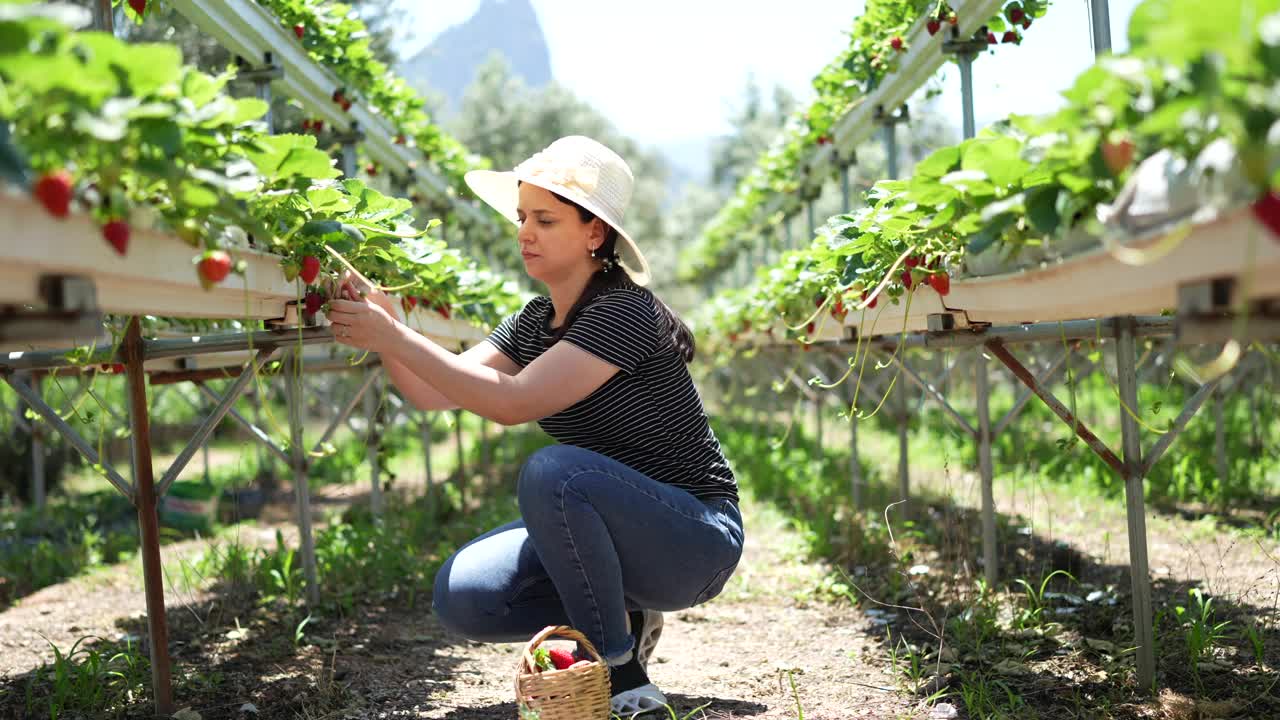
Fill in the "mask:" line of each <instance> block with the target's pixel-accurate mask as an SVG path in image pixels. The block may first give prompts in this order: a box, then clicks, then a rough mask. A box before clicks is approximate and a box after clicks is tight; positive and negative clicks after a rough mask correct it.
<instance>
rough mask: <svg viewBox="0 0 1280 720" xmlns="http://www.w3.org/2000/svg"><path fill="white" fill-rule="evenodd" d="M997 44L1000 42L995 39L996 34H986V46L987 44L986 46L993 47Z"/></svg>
mask: <svg viewBox="0 0 1280 720" xmlns="http://www.w3.org/2000/svg"><path fill="white" fill-rule="evenodd" d="M998 42H1000V41H999V40H997V39H996V34H995V33H993V32H989V33H987V44H988V45H995V44H996V43H998Z"/></svg>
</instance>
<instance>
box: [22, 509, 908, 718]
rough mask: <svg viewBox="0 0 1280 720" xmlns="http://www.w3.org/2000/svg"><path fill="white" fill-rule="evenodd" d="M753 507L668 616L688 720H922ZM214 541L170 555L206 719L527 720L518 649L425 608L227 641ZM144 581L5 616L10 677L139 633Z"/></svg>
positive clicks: (658, 669)
mask: <svg viewBox="0 0 1280 720" xmlns="http://www.w3.org/2000/svg"><path fill="white" fill-rule="evenodd" d="M746 510H747V512H746V516H747V538H748V540H747V547H746V551H745V555H744V558H743V561H742V563H741V565H740V566H739V569H738V572H737V575H736V576H735V577H734V578H733V580H731V582H730V584H729V585H728V587H727V588H726V590H725V592H724V594H723V595H721V597H720V598H718V599H716V600H714V601H712V602H711V603H709V604H707V605H705V606H701V607H698V608H695V609H692V610H689V611H685V612H680V613H673V614H670V615H668V617H667V626H666V631H665V632H664V636H663V639H662V642H661V644H660V645H659V646H658V649H657V651H656V653H655V656H654V659H653V661H652V662H653V664H652V665H651V675H652V677H653V679H654V681H655V682H657V683H658V684H659V685H660V687H662V688H663V689H664V691H666V692H667V693H668V694H669V696H670V698H671V700H672V702H673V704H674V706H675V709H676V710H677V712H678V713H679V716H680V717H682V718H683V717H684V716H685V715H686V714H688V713H689V712H690V711H692V710H694V709H695V708H697V707H699V706H703V705H707V704H708V703H709V705H707V707H706V708H705V710H704V712H705V715H706V717H708V718H739V717H752V718H795V717H797V710H796V703H797V699H798V701H799V702H800V703H801V705H802V707H803V712H804V717H806V718H814V719H816V720H826V719H829V720H843V719H846V718H861V717H867V718H899V717H901V718H914V717H918V716H919V713H918V712H917V711H916V710H915V704H916V703H915V701H914V700H913V699H911V698H906V697H903V696H900V695H898V694H897V693H895V692H892V691H886V690H884V689H877V688H881V687H882V686H885V685H892V684H893V681H892V678H891V677H889V675H888V674H887V673H886V672H885V663H884V662H883V657H882V655H881V654H880V653H879V651H878V650H875V648H876V647H877V645H876V642H875V641H874V640H872V631H871V626H870V624H869V623H868V621H867V620H866V619H865V617H863V616H862V615H861V614H860V613H858V612H857V611H856V610H854V609H852V608H850V607H848V606H847V605H846V606H839V607H837V606H832V605H826V604H815V603H812V602H808V601H806V599H805V598H807V597H808V596H809V591H811V590H812V589H813V587H814V586H815V585H816V584H817V583H818V581H819V580H820V579H821V578H822V576H823V575H824V574H825V573H826V569H825V568H824V567H823V566H821V565H818V564H812V563H806V562H805V561H804V560H803V557H802V552H803V549H802V544H801V541H800V539H799V538H798V536H797V535H796V534H795V533H794V532H793V531H791V530H789V529H788V528H787V526H786V523H785V521H784V519H783V518H781V517H779V516H778V515H777V514H776V513H774V512H772V511H771V510H770V509H768V508H767V507H762V506H749V507H747V509H746ZM273 533H274V528H273V527H270V526H264V527H261V528H252V529H246V533H245V536H244V538H243V539H245V540H246V541H260V542H270V541H271V538H272V536H273ZM205 544H206V543H205V542H204V541H187V542H183V543H176V544H172V545H167V546H165V548H164V549H163V555H164V558H165V560H166V566H167V567H168V568H169V575H170V577H169V578H168V580H169V582H168V583H167V601H168V602H167V605H168V607H169V616H170V618H171V625H172V626H173V632H172V639H173V643H172V645H173V650H174V657H175V660H176V662H177V663H178V664H179V666H180V667H181V666H182V665H183V664H184V663H185V664H188V665H189V666H191V665H194V666H195V667H197V668H200V669H201V671H202V672H203V671H206V670H207V672H209V673H211V674H213V673H216V674H218V675H220V677H221V680H220V683H221V687H220V688H218V690H217V692H215V693H214V695H216V696H217V697H219V701H218V702H217V703H216V704H212V703H209V702H199V701H197V702H194V703H192V704H193V705H194V706H195V709H197V710H199V711H201V712H202V714H203V716H204V718H206V720H208V719H209V718H217V717H240V715H238V714H237V712H236V710H237V709H238V708H239V707H240V706H241V705H242V704H243V703H245V702H249V703H253V704H254V706H255V707H256V708H257V709H258V714H257V715H256V717H258V718H294V717H330V718H341V717H349V718H363V717H371V716H375V715H376V716H377V717H416V718H448V719H462V718H466V719H472V720H498V719H499V718H501V719H502V720H509V719H510V718H512V717H515V709H514V704H513V693H512V685H511V681H512V673H513V668H514V666H515V662H516V653H517V652H518V650H519V647H518V646H516V645H482V644H477V643H470V642H466V641H461V640H459V639H457V638H453V637H449V636H447V635H446V634H445V633H444V632H443V630H442V629H441V628H440V627H439V625H438V624H437V623H436V621H435V620H434V618H433V617H432V616H431V615H430V613H429V612H426V611H423V610H421V609H419V610H416V611H415V610H408V609H403V608H401V607H399V606H396V607H380V606H372V607H364V608H361V609H359V610H357V613H356V614H355V615H354V616H352V617H348V618H342V619H326V620H324V621H323V622H320V623H316V624H313V625H312V626H310V627H309V628H308V637H309V638H315V640H314V641H313V642H312V643H311V644H308V645H305V646H304V647H303V648H302V649H301V650H300V651H298V652H297V653H296V654H293V653H283V654H280V653H278V652H276V650H278V648H275V646H268V645H263V646H262V647H257V646H241V647H240V648H239V650H237V648H236V647H233V646H231V645H229V644H228V642H227V641H226V640H225V636H226V633H227V627H228V625H229V624H230V623H231V622H232V618H231V617H229V616H228V614H227V613H225V612H223V611H222V610H221V607H222V606H221V604H220V603H219V602H217V601H216V600H214V599H212V597H211V596H210V595H209V594H207V593H203V592H199V591H192V590H186V589H183V587H182V585H183V580H182V579H181V578H175V577H174V575H177V574H180V572H181V570H180V568H181V567H182V566H183V561H184V560H185V562H186V564H187V565H188V566H189V565H190V563H191V562H192V561H193V560H194V558H195V557H196V556H197V555H198V553H199V552H200V551H201V549H202V547H203V546H204V545H205ZM175 568H177V569H175ZM140 585H141V582H140V572H139V570H138V568H137V563H136V561H135V562H132V563H126V564H122V565H119V566H116V567H113V568H107V569H103V570H100V571H97V572H95V573H92V574H90V575H87V576H84V577H81V578H77V579H75V580H71V581H68V582H65V583H62V584H59V585H56V586H51V587H48V588H45V589H43V590H41V591H39V592H37V593H35V594H33V595H31V596H29V597H27V598H25V599H24V600H23V601H22V602H21V603H20V604H19V605H17V606H15V607H12V608H10V609H9V610H7V611H6V612H4V613H0V658H2V659H0V675H3V676H7V677H11V678H12V677H16V676H20V675H21V674H23V673H26V672H27V671H29V670H30V669H31V668H32V667H33V666H34V665H35V664H37V663H39V662H41V661H45V660H48V659H49V657H50V651H49V649H48V645H47V643H46V642H45V640H44V639H43V637H42V636H44V637H48V638H49V640H51V641H53V642H54V643H55V644H57V645H58V646H59V647H61V648H63V649H64V650H65V649H66V648H67V647H69V646H70V645H71V644H72V643H74V642H75V640H76V639H77V638H80V637H83V636H86V635H89V636H100V637H102V638H105V639H106V640H108V641H119V640H120V639H121V638H123V637H124V636H125V635H131V634H135V633H140V632H141V628H142V627H143V622H144V620H143V610H144V604H143V598H142V593H141V592H140ZM239 619H240V621H241V622H247V620H248V618H246V617H240V618H239ZM264 635H265V633H264ZM264 642H265V639H264ZM218 644H220V645H221V647H219V648H214V647H213V646H214V645H218ZM277 645H278V643H277ZM864 654H869V655H868V657H867V659H866V660H865V661H864V660H862V657H863V655H864ZM788 670H790V671H793V674H792V677H794V680H795V684H796V693H795V694H794V695H793V693H792V690H791V685H790V684H789V682H788V676H787V674H786V671H788ZM200 695H201V696H202V697H203V696H205V694H204V693H201V694H200ZM187 700H188V702H190V701H191V700H192V698H187ZM179 702H182V696H181V693H180V694H179ZM694 717H701V716H700V715H697V714H695V715H694Z"/></svg>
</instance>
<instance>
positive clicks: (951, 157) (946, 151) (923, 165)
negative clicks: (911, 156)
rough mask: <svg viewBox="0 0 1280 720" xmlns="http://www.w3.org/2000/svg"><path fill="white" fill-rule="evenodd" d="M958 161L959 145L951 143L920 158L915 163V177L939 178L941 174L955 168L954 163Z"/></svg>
mask: <svg viewBox="0 0 1280 720" xmlns="http://www.w3.org/2000/svg"><path fill="white" fill-rule="evenodd" d="M959 162H960V147H959V146H958V145H952V146H950V147H944V148H941V149H939V150H935V151H934V152H932V153H930V154H929V157H927V158H925V159H924V160H921V161H920V163H919V164H917V165H916V169H915V173H916V177H917V178H922V177H923V178H940V177H942V176H943V175H946V174H947V173H949V172H951V171H952V170H955V169H956V164H957V163H959Z"/></svg>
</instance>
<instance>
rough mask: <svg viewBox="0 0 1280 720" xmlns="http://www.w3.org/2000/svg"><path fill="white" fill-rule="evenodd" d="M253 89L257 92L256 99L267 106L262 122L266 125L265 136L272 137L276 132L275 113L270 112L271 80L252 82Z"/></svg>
mask: <svg viewBox="0 0 1280 720" xmlns="http://www.w3.org/2000/svg"><path fill="white" fill-rule="evenodd" d="M253 84H254V89H255V90H257V92H258V99H259V100H261V101H263V102H264V103H266V104H267V114H266V115H263V116H262V120H263V122H265V123H266V124H267V134H268V135H274V134H275V132H276V124H275V113H273V112H271V80H270V79H268V78H262V79H259V80H256V81H254V83H253Z"/></svg>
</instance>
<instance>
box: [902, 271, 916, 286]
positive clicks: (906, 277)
mask: <svg viewBox="0 0 1280 720" xmlns="http://www.w3.org/2000/svg"><path fill="white" fill-rule="evenodd" d="M913 283H914V280H912V278H911V271H910V270H903V271H902V284H903V285H905V286H906V288H907V289H908V290H910V289H911V285H912V284H913Z"/></svg>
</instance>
